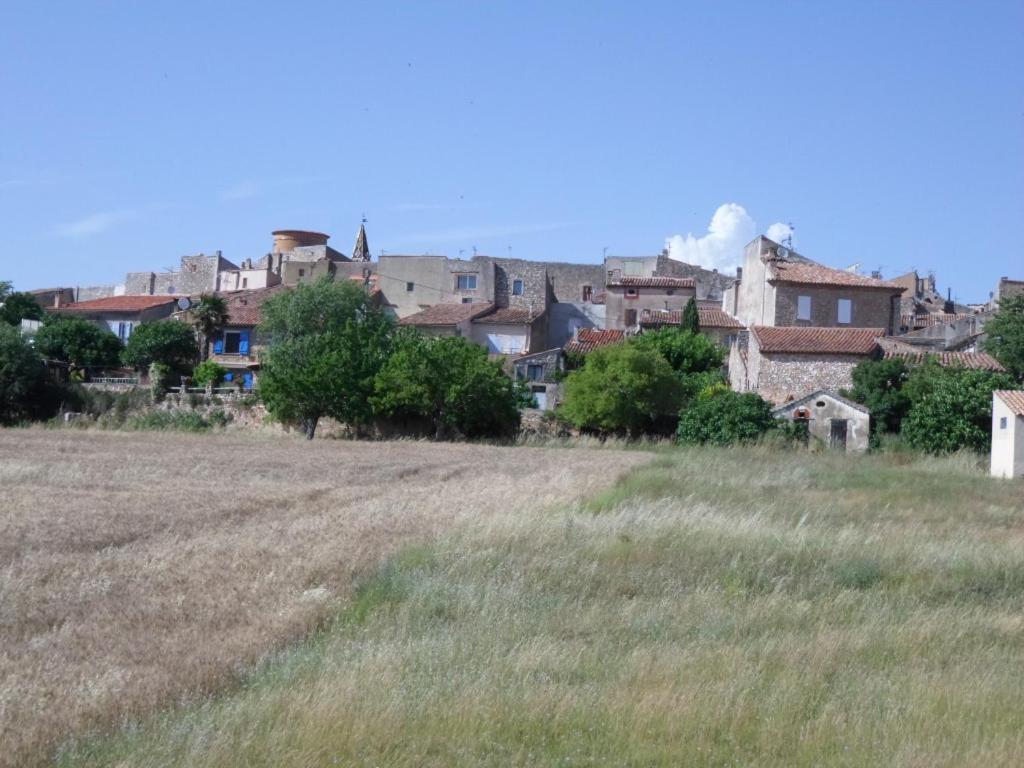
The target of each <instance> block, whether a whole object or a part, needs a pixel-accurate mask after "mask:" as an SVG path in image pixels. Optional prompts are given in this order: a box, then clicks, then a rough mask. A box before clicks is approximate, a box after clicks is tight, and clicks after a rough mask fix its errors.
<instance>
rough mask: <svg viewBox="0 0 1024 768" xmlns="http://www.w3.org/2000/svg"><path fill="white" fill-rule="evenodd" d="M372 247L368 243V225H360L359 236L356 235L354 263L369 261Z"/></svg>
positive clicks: (353, 249)
mask: <svg viewBox="0 0 1024 768" xmlns="http://www.w3.org/2000/svg"><path fill="white" fill-rule="evenodd" d="M369 260H370V246H369V245H368V244H367V242H366V225H365V224H360V225H359V234H358V235H356V244H355V245H354V246H353V247H352V261H369Z"/></svg>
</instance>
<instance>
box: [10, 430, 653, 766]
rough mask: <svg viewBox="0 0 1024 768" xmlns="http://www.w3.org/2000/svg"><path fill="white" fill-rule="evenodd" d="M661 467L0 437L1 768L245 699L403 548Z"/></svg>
mask: <svg viewBox="0 0 1024 768" xmlns="http://www.w3.org/2000/svg"><path fill="white" fill-rule="evenodd" d="M648 458H649V457H648V456H645V455H644V454H639V453H622V452H610V451H586V450H571V451H570V450H557V451H556V450H550V449H540V448H492V447H485V446H469V445H433V444H425V443H412V442H408V443H348V442H336V441H326V440H325V441H315V442H313V443H307V442H305V441H303V440H300V439H290V438H282V437H267V436H259V435H241V436H239V435H234V436H232V435H219V436H189V435H180V434H170V433H131V434H117V433H105V432H96V431H92V432H78V431H47V430H0V489H2V497H0V765H4V766H25V765H31V764H37V763H43V762H46V761H48V759H49V756H50V755H51V754H52V750H53V749H54V748H55V747H57V746H58V745H59V744H60V743H62V742H64V741H65V740H66V739H68V738H69V737H75V736H79V737H80V736H82V735H83V734H87V733H92V732H96V731H102V730H105V729H109V728H111V727H114V726H116V725H118V724H119V723H122V722H131V721H134V720H136V719H138V718H143V717H145V716H146V715H147V714H149V713H152V712H154V711H156V710H157V709H158V708H160V707H163V706H166V705H168V704H172V703H176V702H177V703H179V704H180V703H182V702H187V701H189V700H192V699H196V698H197V697H201V696H202V695H204V694H208V693H209V692H212V691H217V690H220V689H222V688H224V687H225V686H228V685H231V684H232V683H234V682H235V681H237V680H239V679H240V677H241V676H242V675H243V673H244V672H245V670H246V669H247V668H248V667H249V666H250V665H252V664H253V663H254V662H256V661H258V660H260V659H261V658H264V657H265V656H266V655H267V654H268V653H270V652H272V651H274V650H275V649H281V648H283V647H285V646H286V645H287V644H288V643H291V642H294V641H296V640H298V639H299V638H302V637H304V636H306V635H307V634H308V633H309V632H310V631H311V629H313V628H314V627H315V626H316V625H317V624H318V623H319V622H320V621H322V620H323V618H324V617H325V616H327V615H328V614H330V613H332V612H334V611H336V610H337V609H338V607H339V606H341V605H342V604H343V603H344V602H345V600H346V599H347V598H348V597H350V593H351V588H352V584H353V579H354V578H355V577H356V576H357V575H359V574H362V573H365V572H367V571H368V570H372V568H373V567H374V564H375V563H377V562H379V561H380V560H381V559H382V558H384V557H386V556H388V555H390V554H393V553H395V552H396V551H398V550H399V548H401V547H402V546H404V545H408V544H410V543H414V542H425V541H429V540H431V539H433V538H434V537H436V536H437V535H438V534H440V533H442V532H444V531H447V530H449V529H450V528H452V526H454V525H455V524H457V523H462V522H466V521H470V520H472V521H480V520H486V519H487V518H488V517H490V516H493V515H495V514H497V513H499V512H500V513H501V514H502V515H506V514H512V515H516V514H526V513H527V512H530V513H535V512H537V511H539V510H544V509H551V508H554V507H561V506H563V505H565V504H568V503H570V502H572V501H573V500H574V499H579V498H581V497H583V496H586V495H588V494H591V493H593V492H595V491H596V490H598V489H599V488H601V487H604V486H607V485H608V484H610V483H613V482H614V481H615V480H616V479H617V478H618V477H619V476H620V475H621V474H622V473H623V472H624V471H625V469H626V468H628V467H629V466H634V465H636V464H638V463H641V462H643V461H646V460H647V459H648Z"/></svg>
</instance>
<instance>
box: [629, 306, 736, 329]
mask: <svg viewBox="0 0 1024 768" xmlns="http://www.w3.org/2000/svg"><path fill="white" fill-rule="evenodd" d="M697 315H698V316H699V318H700V326H701V328H742V327H743V324H742V323H740V321H739V320H737V319H736V318H734V317H732V316H731V315H730V314H728V313H727V312H724V311H722V310H721V309H704V308H703V307H699V306H698V307H697ZM682 323H683V310H681V309H644V310H641V312H640V325H682Z"/></svg>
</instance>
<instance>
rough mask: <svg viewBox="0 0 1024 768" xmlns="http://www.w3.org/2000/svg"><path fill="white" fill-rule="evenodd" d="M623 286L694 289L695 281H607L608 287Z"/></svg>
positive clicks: (650, 279)
mask: <svg viewBox="0 0 1024 768" xmlns="http://www.w3.org/2000/svg"><path fill="white" fill-rule="evenodd" d="M615 286H624V287H626V288H696V287H697V281H696V280H694V279H693V278H692V277H620V278H619V279H618V280H612V281H609V283H608V287H609V288H611V287H615Z"/></svg>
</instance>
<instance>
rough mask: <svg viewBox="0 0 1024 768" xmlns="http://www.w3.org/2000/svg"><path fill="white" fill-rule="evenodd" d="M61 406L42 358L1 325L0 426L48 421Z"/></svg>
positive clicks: (20, 338)
mask: <svg viewBox="0 0 1024 768" xmlns="http://www.w3.org/2000/svg"><path fill="white" fill-rule="evenodd" d="M58 402H59V401H58V396H57V392H56V387H54V386H53V384H52V383H51V382H50V379H49V377H48V376H47V374H46V367H45V366H44V365H43V361H42V358H40V357H39V354H38V353H37V352H36V351H35V350H34V349H33V348H32V346H31V345H30V344H29V343H28V342H27V341H26V340H25V339H24V338H22V336H21V333H20V332H19V331H18V330H16V329H15V328H12V327H11V326H9V325H7V324H6V323H0V424H16V423H18V422H20V421H26V420H32V419H45V418H49V417H50V416H52V415H53V413H54V412H55V411H56V410H57V404H58Z"/></svg>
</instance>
